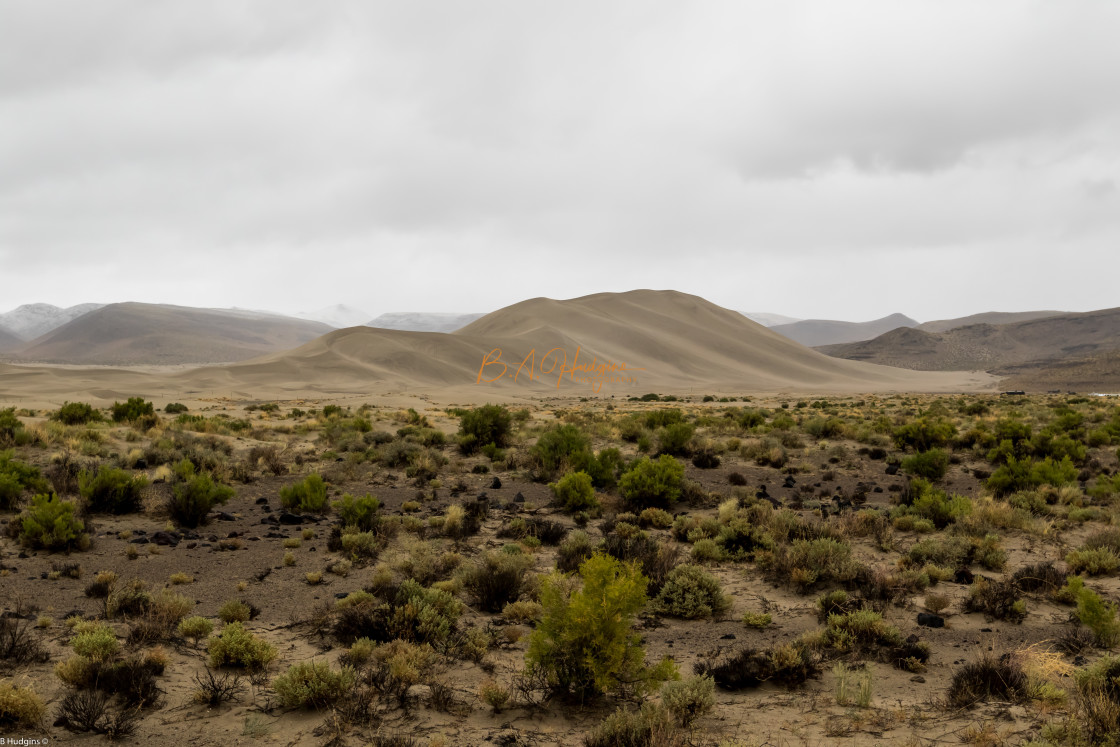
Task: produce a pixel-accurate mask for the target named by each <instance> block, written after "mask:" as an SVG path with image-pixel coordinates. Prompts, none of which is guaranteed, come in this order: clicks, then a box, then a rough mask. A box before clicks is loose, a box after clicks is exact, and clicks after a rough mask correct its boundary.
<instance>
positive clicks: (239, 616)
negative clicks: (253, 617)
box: [218, 599, 251, 623]
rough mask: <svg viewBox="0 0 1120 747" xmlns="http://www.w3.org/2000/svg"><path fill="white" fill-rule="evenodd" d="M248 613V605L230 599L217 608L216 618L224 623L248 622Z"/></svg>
mask: <svg viewBox="0 0 1120 747" xmlns="http://www.w3.org/2000/svg"><path fill="white" fill-rule="evenodd" d="M250 613H251V610H250V609H249V605H247V604H245V603H244V602H240V601H238V600H236V599H230V600H229V601H227V602H226V603H224V604H223V605H222V606H221V609H219V610H218V619H220V620H221V621H222V622H224V623H232V622H248V620H249V615H250Z"/></svg>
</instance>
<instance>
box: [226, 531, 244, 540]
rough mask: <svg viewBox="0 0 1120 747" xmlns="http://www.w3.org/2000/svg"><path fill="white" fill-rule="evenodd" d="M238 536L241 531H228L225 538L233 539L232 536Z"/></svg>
mask: <svg viewBox="0 0 1120 747" xmlns="http://www.w3.org/2000/svg"><path fill="white" fill-rule="evenodd" d="M240 536H241V532H230V533H229V534H227V535H226V539H233V538H234V537H240Z"/></svg>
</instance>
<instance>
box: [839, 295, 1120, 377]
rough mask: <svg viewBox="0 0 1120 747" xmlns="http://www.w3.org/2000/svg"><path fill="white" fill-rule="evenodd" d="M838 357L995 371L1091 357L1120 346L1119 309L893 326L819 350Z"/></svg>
mask: <svg viewBox="0 0 1120 747" xmlns="http://www.w3.org/2000/svg"><path fill="white" fill-rule="evenodd" d="M818 349H819V350H820V351H821V352H823V353H827V354H828V355H832V356H835V357H837V358H847V359H849V360H857V361H867V362H869V363H881V364H883V365H886V366H899V367H901V368H913V369H917V370H921V371H974V370H985V371H994V370H998V369H1005V368H1007V367H1011V366H1015V367H1018V368H1017V369H1016V370H1017V372H1018V373H1019V374H1020V375H1021V374H1023V371H1024V369H1023V368H1022V367H1021V366H1022V365H1023V364H1029V363H1032V362H1033V363H1035V364H1037V365H1043V364H1045V365H1048V366H1051V367H1053V366H1054V364H1055V362H1057V361H1061V360H1072V359H1074V358H1081V357H1091V356H1096V355H1098V354H1100V353H1104V352H1107V351H1109V350H1116V349H1120V308H1116V309H1103V310H1101V311H1089V312H1085V313H1076V314H1074V313H1064V314H1056V315H1054V316H1047V317H1043V318H1041V319H1031V320H1028V321H1023V322H1014V323H1011V324H973V325H970V326H967V327H956V328H954V329H950V330H948V331H947V332H925V331H923V330H921V329H896V330H893V331H891V332H887V333H886V334H883V335H880V336H879V337H877V338H875V339H874V340H866V341H863V342H856V343H851V344H846V345H828V346H822V347H820V348H818Z"/></svg>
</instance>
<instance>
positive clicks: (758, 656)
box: [695, 643, 820, 690]
mask: <svg viewBox="0 0 1120 747" xmlns="http://www.w3.org/2000/svg"><path fill="white" fill-rule="evenodd" d="M819 658H820V657H818V656H816V655H815V654H814V653H813V652H812V651H811V650H810V649H809V648H808V647H807V646H803V645H799V644H797V643H791V644H786V645H784V646H778V647H776V648H773V649H770V650H768V651H760V650H758V649H753V648H746V649H743V650H741V651H739V652H738V653H735V654H732V655H731V656H730V657H728V658H727V659H724V660H723V661H721V662H717V663H710V662H705V661H701V662H697V664H696V665H695V671H696V674H700V675H707V676H710V677H711V678H712V679H713V680H714V681H715V683H716V684H717V685H719V686H720V687H721V688H723V689H724V690H743V689H746V688H748V687H758V686H759V685H761V684H762V683H763V682H774V683H780V684H782V685H785V686H786V687H788V688H793V687H797V686H798V685H801V684H803V683H804V682H805V681H806V680H808V679H809V678H811V677H816V676H817V675H818V674H820V663H819Z"/></svg>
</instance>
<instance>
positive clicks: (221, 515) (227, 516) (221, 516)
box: [218, 511, 237, 521]
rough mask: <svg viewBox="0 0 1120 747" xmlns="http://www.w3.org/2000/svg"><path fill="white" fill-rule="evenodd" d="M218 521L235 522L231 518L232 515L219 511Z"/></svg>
mask: <svg viewBox="0 0 1120 747" xmlns="http://www.w3.org/2000/svg"><path fill="white" fill-rule="evenodd" d="M218 521H237V519H235V518H233V514H228V513H226V512H225V511H219V512H218Z"/></svg>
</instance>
